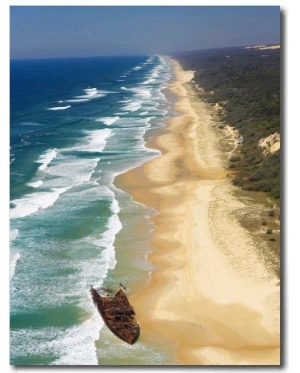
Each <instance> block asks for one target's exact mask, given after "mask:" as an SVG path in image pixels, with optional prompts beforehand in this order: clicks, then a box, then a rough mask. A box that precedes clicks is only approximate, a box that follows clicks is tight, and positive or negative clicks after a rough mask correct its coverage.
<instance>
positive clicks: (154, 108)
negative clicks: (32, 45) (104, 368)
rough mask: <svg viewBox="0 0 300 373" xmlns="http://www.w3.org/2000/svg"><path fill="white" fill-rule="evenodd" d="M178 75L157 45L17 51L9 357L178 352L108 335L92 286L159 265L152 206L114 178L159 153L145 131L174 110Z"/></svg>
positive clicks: (80, 361)
mask: <svg viewBox="0 0 300 373" xmlns="http://www.w3.org/2000/svg"><path fill="white" fill-rule="evenodd" d="M172 78H173V76H172V66H171V62H170V60H169V59H168V58H165V57H161V56H133V57H95V58H76V59H72V58H70V59H40V60H13V61H11V63H10V271H9V273H10V364H11V365H18V366H19V365H172V364H174V361H173V352H174V351H173V347H172V346H170V347H167V346H165V345H163V344H162V343H161V344H162V345H161V346H160V345H159V342H156V344H155V343H154V344H151V345H150V344H149V343H148V344H146V343H144V342H143V341H138V342H137V343H136V344H134V345H132V346H130V345H127V344H126V343H125V342H122V341H121V340H119V339H118V338H117V337H115V336H114V335H112V334H111V333H110V332H109V331H108V330H107V328H106V327H105V326H104V325H103V321H102V319H101V317H100V315H99V314H98V312H97V310H96V308H95V307H94V305H93V302H92V299H91V296H90V286H91V285H93V287H94V288H96V289H97V288H100V287H108V288H112V289H118V287H119V284H120V283H122V284H123V285H124V286H125V287H126V291H127V295H130V294H131V293H132V292H133V290H134V289H136V288H137V287H138V286H142V285H143V283H145V282H146V281H147V279H148V278H149V273H150V272H151V271H152V270H153V267H152V265H151V264H150V263H149V262H148V261H147V253H148V252H149V251H151V249H152V248H151V246H149V243H148V242H149V238H150V236H151V232H152V231H153V225H152V224H153V223H152V222H151V220H150V217H151V216H152V215H153V214H155V211H154V210H153V209H152V208H150V207H147V206H144V205H142V204H139V203H137V202H135V201H133V200H132V198H131V196H130V195H128V194H127V193H125V192H124V191H122V190H120V189H118V188H116V186H115V185H114V178H115V177H116V176H117V175H119V174H121V173H123V172H125V171H127V170H129V169H131V168H133V167H137V166H139V165H141V164H143V163H144V162H146V161H148V160H150V159H152V158H154V157H157V156H159V152H158V151H157V150H153V149H149V148H147V147H146V146H145V142H146V141H147V139H148V138H149V137H150V136H152V135H153V134H155V133H157V131H159V130H160V128H162V127H163V126H164V125H165V124H166V121H167V119H168V118H169V117H170V116H172V115H174V112H173V109H172V104H171V102H170V101H168V100H167V98H166V96H165V93H164V92H165V91H164V90H165V88H166V85H167V83H168V82H170V81H171V80H172ZM136 284H139V285H136ZM137 319H138V315H137ZM141 333H142V331H141Z"/></svg>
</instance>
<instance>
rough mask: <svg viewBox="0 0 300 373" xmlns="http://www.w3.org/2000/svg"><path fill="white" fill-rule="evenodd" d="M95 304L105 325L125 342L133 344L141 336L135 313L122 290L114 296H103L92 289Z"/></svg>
mask: <svg viewBox="0 0 300 373" xmlns="http://www.w3.org/2000/svg"><path fill="white" fill-rule="evenodd" d="M90 291H91V295H92V299H93V302H94V304H95V306H96V308H97V310H98V312H99V313H100V315H101V317H102V319H103V321H104V323H105V325H106V326H107V327H108V329H109V330H110V331H111V332H113V333H114V334H115V335H116V336H117V337H119V338H120V339H122V340H123V341H124V342H127V343H129V344H131V345H132V344H133V343H134V342H136V341H137V339H138V337H139V335H140V327H139V324H138V323H137V321H136V319H135V312H134V309H133V307H132V306H131V304H130V303H129V301H128V298H127V296H126V294H125V293H124V291H123V290H122V289H119V290H118V291H117V293H116V294H115V295H114V296H111V295H109V296H102V295H100V294H99V293H98V292H97V291H96V290H95V289H94V288H93V287H91V289H90Z"/></svg>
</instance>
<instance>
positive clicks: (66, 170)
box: [43, 149, 100, 188]
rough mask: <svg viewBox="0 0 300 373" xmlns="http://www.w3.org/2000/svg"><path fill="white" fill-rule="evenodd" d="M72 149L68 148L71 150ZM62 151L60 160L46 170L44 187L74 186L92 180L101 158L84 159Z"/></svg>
mask: <svg viewBox="0 0 300 373" xmlns="http://www.w3.org/2000/svg"><path fill="white" fill-rule="evenodd" d="M69 150H70V149H68V150H66V151H69ZM64 152H65V151H64V150H62V151H61V155H60V157H59V159H58V162H57V163H56V164H55V165H53V166H52V167H48V168H47V169H46V171H45V180H44V184H43V185H44V187H45V188H46V187H47V188H58V187H72V186H75V185H81V184H83V183H86V182H88V181H90V180H91V177H92V174H93V172H94V169H95V167H96V166H97V164H98V162H99V161H100V158H98V157H97V158H92V159H82V158H78V157H76V156H74V155H69V154H65V153H64Z"/></svg>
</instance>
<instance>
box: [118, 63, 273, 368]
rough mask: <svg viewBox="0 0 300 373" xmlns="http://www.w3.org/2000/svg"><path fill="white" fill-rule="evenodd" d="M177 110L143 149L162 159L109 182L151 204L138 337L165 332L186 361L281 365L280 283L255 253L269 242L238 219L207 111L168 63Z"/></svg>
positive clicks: (186, 75) (138, 296)
mask: <svg viewBox="0 0 300 373" xmlns="http://www.w3.org/2000/svg"><path fill="white" fill-rule="evenodd" d="M173 63H174V69H175V76H176V79H175V81H174V82H173V83H172V84H171V85H170V87H169V89H170V91H171V92H173V93H175V94H176V95H177V96H178V100H177V101H176V103H175V110H176V111H177V112H178V113H179V115H178V116H176V117H173V118H171V119H170V120H169V122H168V124H167V126H166V128H165V129H164V130H163V131H162V132H161V134H160V135H159V136H156V137H152V138H151V139H150V140H149V142H148V144H147V146H149V147H151V148H156V149H159V150H160V151H161V156H159V157H157V158H155V159H153V160H151V161H149V162H147V163H145V164H144V165H142V166H141V167H138V168H135V169H133V170H130V171H128V172H126V173H125V174H123V175H120V176H118V177H117V179H116V185H117V186H118V187H119V188H120V189H123V190H125V191H126V192H128V193H130V194H131V195H132V196H133V198H134V199H135V200H136V201H138V202H142V203H143V204H145V205H147V206H152V207H154V208H155V209H156V210H157V215H155V216H154V217H153V218H152V219H153V221H154V224H155V230H154V232H153V235H152V237H151V242H150V244H151V245H152V246H153V247H154V248H155V250H154V251H153V252H151V253H149V255H148V260H149V261H150V262H151V263H153V264H154V266H155V270H154V271H153V272H152V273H151V276H150V278H149V281H148V283H147V285H146V287H144V288H143V289H141V290H140V291H138V292H137V293H135V294H134V295H133V296H131V298H130V301H131V303H132V304H133V306H134V308H135V310H136V313H137V319H138V321H139V323H140V326H141V336H140V338H141V340H145V341H147V340H148V341H149V340H155V338H165V339H166V340H169V341H170V343H172V344H173V343H174V346H176V350H175V354H176V361H178V364H183V365H279V364H280V322H279V318H280V287H279V284H278V278H276V276H275V275H274V274H273V273H272V272H270V271H268V269H267V268H266V265H265V263H266V261H265V260H262V256H263V255H265V254H264V250H266V247H265V246H264V245H263V243H262V244H261V245H260V246H259V247H258V245H257V241H256V240H255V239H254V238H253V237H252V236H251V234H250V233H249V232H248V231H247V230H245V228H243V227H242V226H241V225H240V223H239V221H238V219H237V218H236V216H237V214H238V213H239V211H242V209H243V208H244V205H243V203H242V201H241V200H239V199H237V198H236V197H235V195H234V190H235V189H234V188H235V187H234V186H233V185H232V183H231V182H230V178H229V177H228V173H229V171H228V170H226V168H225V164H226V156H227V155H226V154H224V152H223V151H222V148H221V147H220V146H219V144H220V134H219V133H218V131H217V130H216V128H215V127H216V126H215V124H216V123H215V120H216V116H213V115H212V114H213V113H214V112H213V108H212V107H211V106H210V105H209V104H207V103H204V102H202V101H200V100H198V99H197V97H196V95H195V91H194V90H193V89H192V88H191V87H190V86H189V85H188V84H186V82H187V81H189V80H190V79H192V77H193V72H187V71H183V70H182V69H181V67H180V65H179V64H178V63H177V62H176V61H173Z"/></svg>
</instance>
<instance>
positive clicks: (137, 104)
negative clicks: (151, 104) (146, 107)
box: [123, 101, 142, 111]
mask: <svg viewBox="0 0 300 373" xmlns="http://www.w3.org/2000/svg"><path fill="white" fill-rule="evenodd" d="M141 106H142V105H141V102H140V101H131V102H130V103H129V104H128V105H125V106H124V107H123V110H128V111H137V110H139V108H140V107H141Z"/></svg>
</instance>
